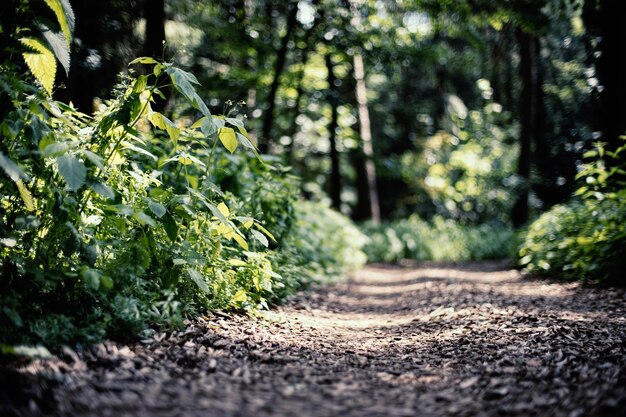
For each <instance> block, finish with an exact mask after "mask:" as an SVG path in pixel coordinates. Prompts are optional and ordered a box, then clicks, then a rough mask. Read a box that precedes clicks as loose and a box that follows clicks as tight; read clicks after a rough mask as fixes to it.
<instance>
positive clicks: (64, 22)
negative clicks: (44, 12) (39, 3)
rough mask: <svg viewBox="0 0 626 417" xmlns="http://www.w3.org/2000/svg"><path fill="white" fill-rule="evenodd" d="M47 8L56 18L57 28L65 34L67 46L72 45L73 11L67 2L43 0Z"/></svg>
mask: <svg viewBox="0 0 626 417" xmlns="http://www.w3.org/2000/svg"><path fill="white" fill-rule="evenodd" d="M45 2H46V4H47V5H48V7H50V8H51V9H52V11H53V12H54V14H55V15H56V17H57V21H58V22H59V26H61V30H62V31H63V33H64V34H65V37H66V42H67V44H68V45H70V44H71V43H72V35H73V33H74V24H75V18H74V10H72V6H71V5H70V3H69V1H67V0H45Z"/></svg>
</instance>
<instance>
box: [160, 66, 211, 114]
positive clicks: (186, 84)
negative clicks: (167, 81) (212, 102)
mask: <svg viewBox="0 0 626 417" xmlns="http://www.w3.org/2000/svg"><path fill="white" fill-rule="evenodd" d="M165 71H166V72H167V73H168V74H169V76H170V78H171V79H172V83H173V84H174V87H176V89H177V90H178V91H179V92H180V93H181V94H182V95H183V96H185V98H186V99H187V100H188V101H189V102H190V103H191V105H192V106H193V107H194V108H196V109H198V110H200V112H202V114H203V115H205V116H210V115H211V112H210V111H209V108H208V107H207V106H206V104H204V101H203V100H202V99H201V98H200V96H199V95H198V93H197V92H196V90H195V88H194V87H193V85H192V84H197V85H200V83H199V82H198V80H197V79H196V77H195V76H194V75H193V74H191V73H189V72H187V71H183V70H181V69H180V68H176V67H169V68H167V69H166V70H165Z"/></svg>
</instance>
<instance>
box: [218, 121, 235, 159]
mask: <svg viewBox="0 0 626 417" xmlns="http://www.w3.org/2000/svg"><path fill="white" fill-rule="evenodd" d="M218 136H219V138H220V141H221V142H222V145H224V147H225V148H226V149H228V151H229V152H230V153H233V152H235V150H236V149H237V145H238V144H239V143H238V142H237V136H235V131H234V130H233V129H232V128H230V127H223V128H221V129H220V130H219V133H218Z"/></svg>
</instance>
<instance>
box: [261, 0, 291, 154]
mask: <svg viewBox="0 0 626 417" xmlns="http://www.w3.org/2000/svg"><path fill="white" fill-rule="evenodd" d="M297 15H298V5H297V4H295V3H292V4H291V5H290V7H289V10H288V14H287V32H285V36H283V38H282V39H281V41H280V48H279V49H278V51H277V54H276V62H275V65H274V79H273V80H272V84H271V85H270V89H269V92H268V94H267V110H266V111H265V115H264V118H263V126H262V129H261V137H260V138H259V139H260V140H259V149H260V150H261V152H262V153H266V152H267V151H268V150H269V144H270V142H271V135H272V126H273V124H274V110H275V109H276V93H277V92H278V87H280V77H281V76H282V75H283V71H284V70H285V64H286V63H287V51H288V49H289V41H290V40H291V38H292V36H293V33H294V31H295V30H296V26H297V23H298V20H297Z"/></svg>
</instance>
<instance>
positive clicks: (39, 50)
mask: <svg viewBox="0 0 626 417" xmlns="http://www.w3.org/2000/svg"><path fill="white" fill-rule="evenodd" d="M20 42H21V43H22V44H23V45H25V46H27V47H28V48H29V49H31V50H32V51H33V52H24V53H23V54H22V56H23V57H24V61H26V65H28V69H30V72H31V73H32V74H33V75H34V76H35V78H37V80H39V82H40V83H41V85H42V86H43V88H44V89H45V90H46V91H47V92H48V94H50V95H52V88H53V87H54V77H55V75H56V71H57V61H56V59H54V54H53V53H52V51H50V50H49V49H48V48H47V47H46V46H45V45H44V44H43V43H41V41H39V40H38V39H32V38H22V39H20Z"/></svg>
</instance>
